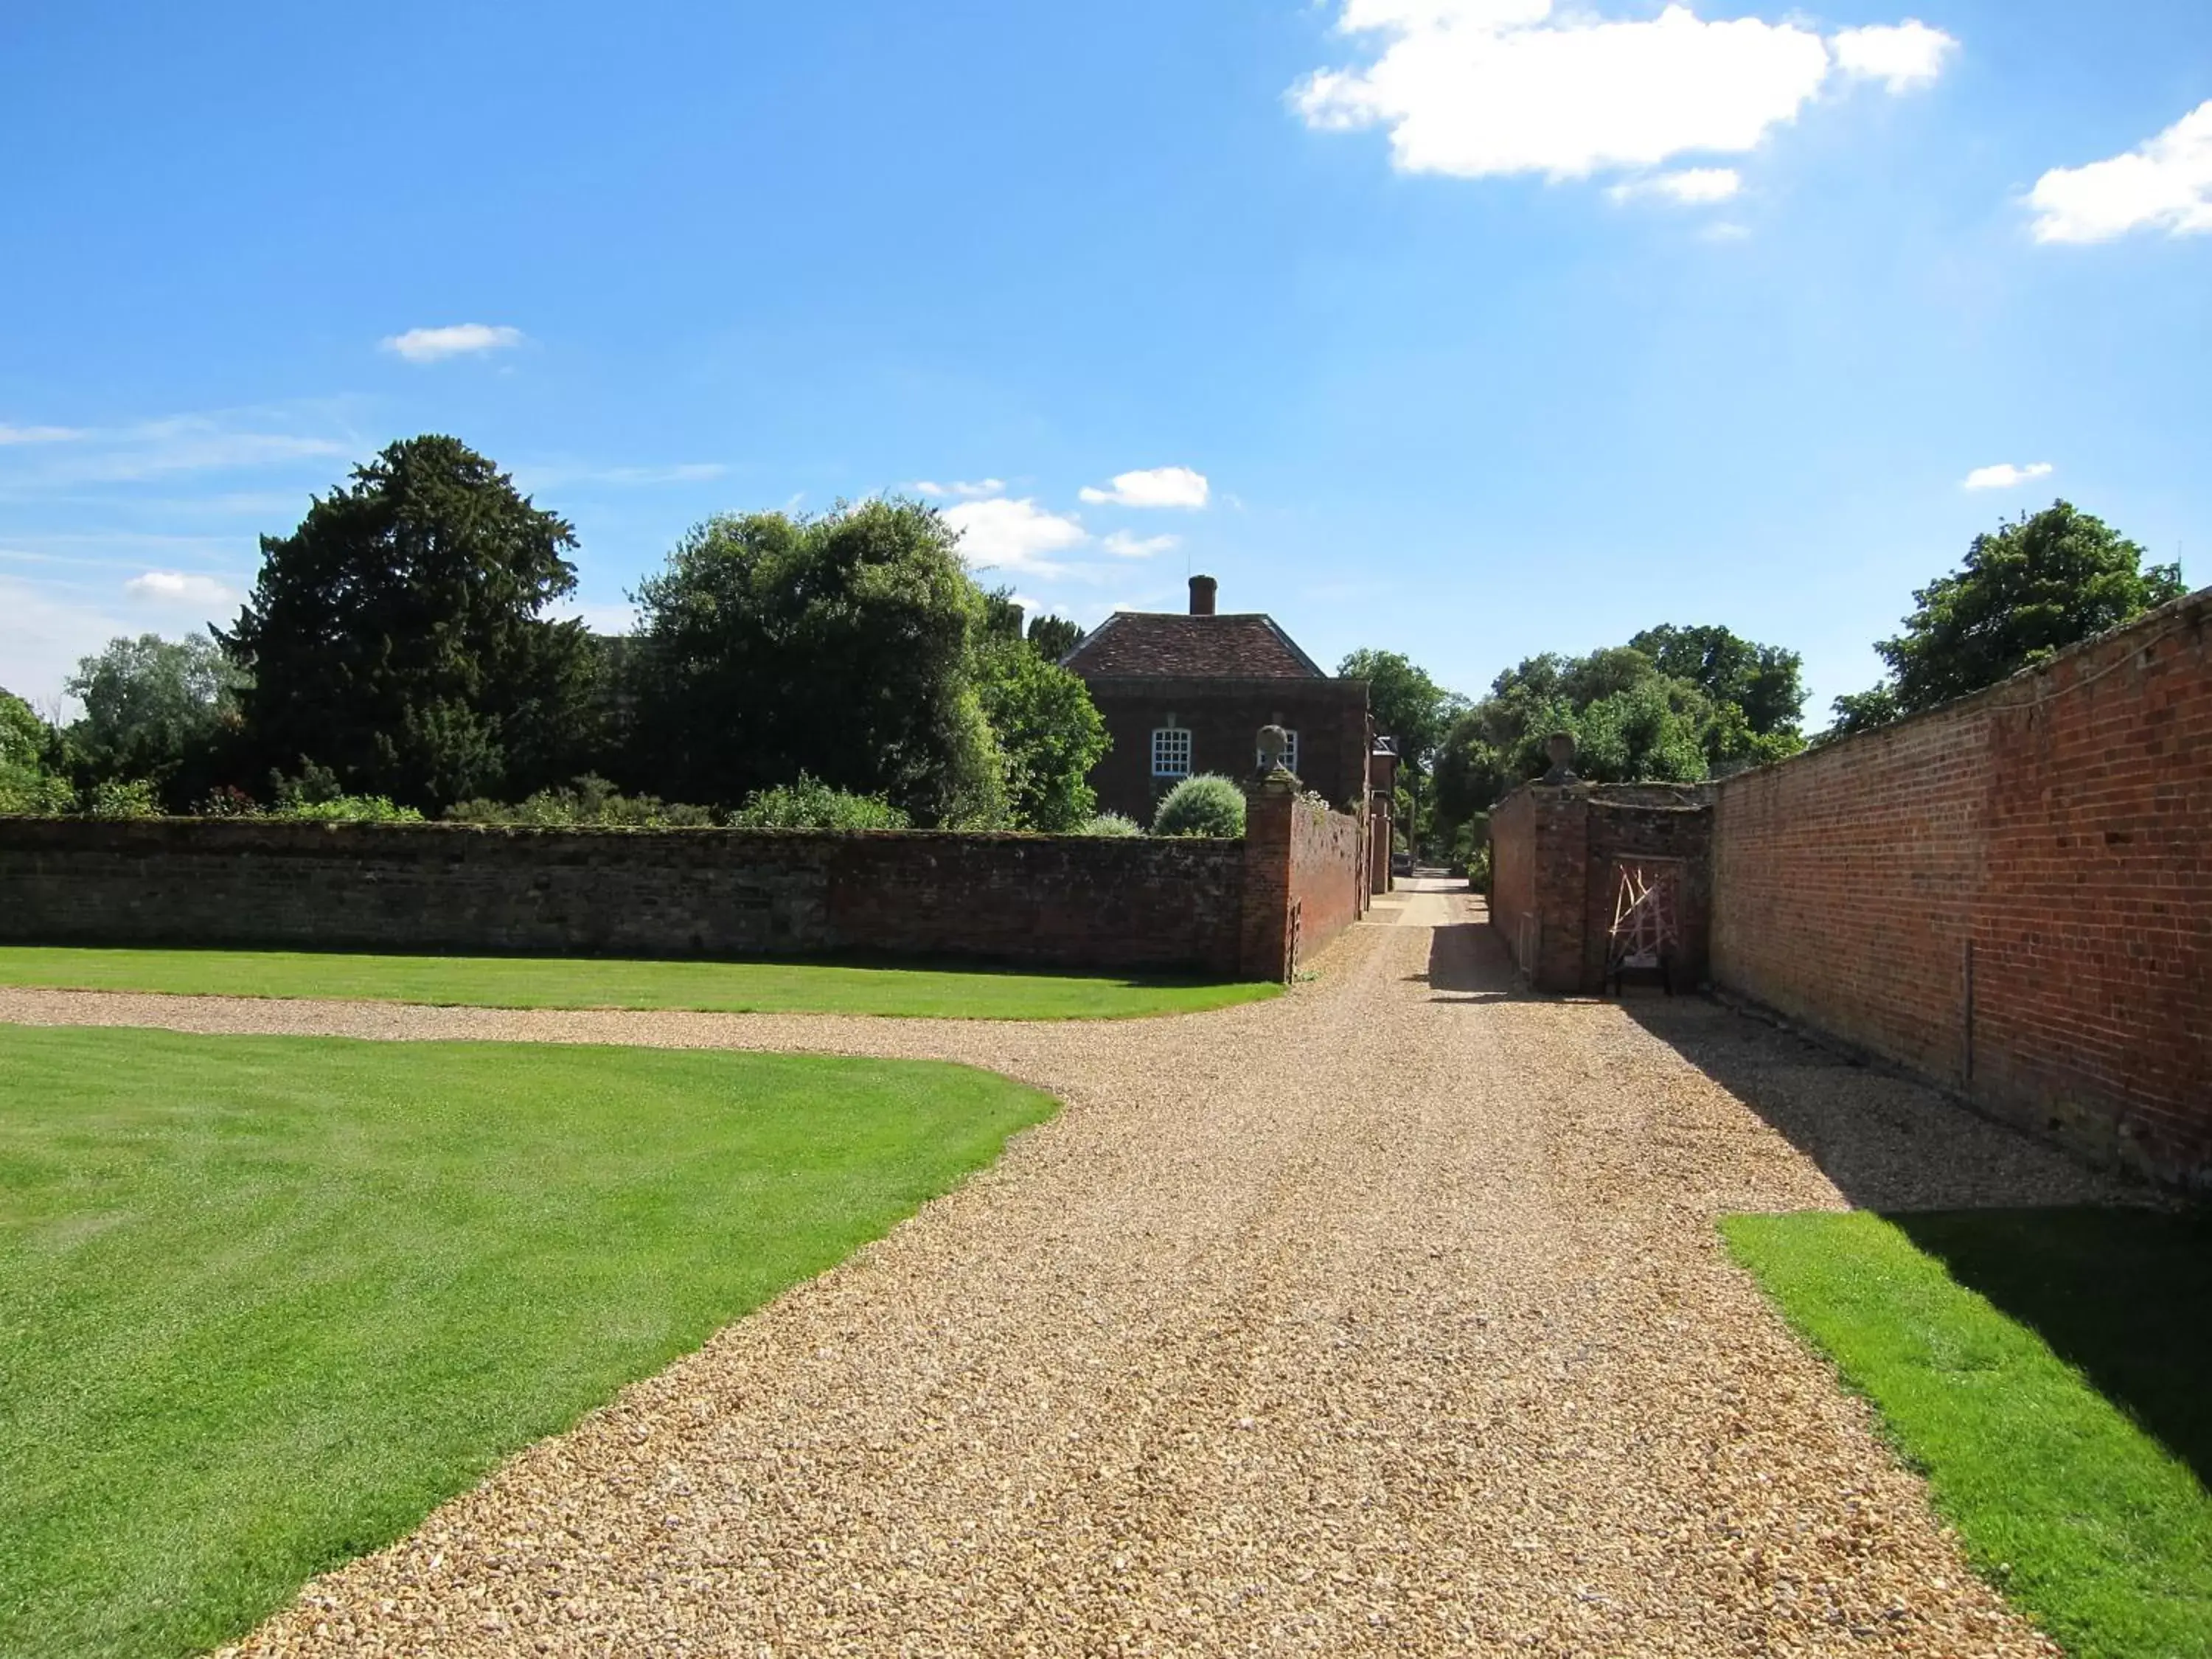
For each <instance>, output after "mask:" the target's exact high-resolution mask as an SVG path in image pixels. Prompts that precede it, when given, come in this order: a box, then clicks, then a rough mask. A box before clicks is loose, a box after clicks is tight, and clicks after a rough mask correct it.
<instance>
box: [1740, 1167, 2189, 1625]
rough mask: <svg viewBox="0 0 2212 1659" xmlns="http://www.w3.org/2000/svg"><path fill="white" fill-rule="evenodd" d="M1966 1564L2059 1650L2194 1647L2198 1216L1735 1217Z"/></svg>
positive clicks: (1787, 1311)
mask: <svg viewBox="0 0 2212 1659" xmlns="http://www.w3.org/2000/svg"><path fill="white" fill-rule="evenodd" d="M1723 1232H1724V1234H1725V1235H1726V1237H1727V1239H1728V1242H1729V1248H1730V1249H1731V1250H1733V1251H1734V1253H1735V1256H1736V1258H1737V1260H1738V1261H1741V1262H1742V1263H1743V1264H1744V1265H1745V1266H1746V1267H1748V1268H1750V1270H1751V1271H1752V1273H1753V1274H1755V1275H1756V1276H1757V1278H1758V1279H1759V1282H1760V1284H1762V1285H1764V1286H1765V1288H1766V1291H1767V1292H1768V1293H1769V1294H1770V1295H1771V1296H1772V1297H1773V1298H1774V1299H1775V1301H1776V1302H1777V1303H1778V1304H1780V1306H1781V1308H1782V1310H1783V1312H1784V1315H1785V1316H1787V1317H1788V1318H1789V1319H1790V1322H1792V1323H1793V1324H1795V1325H1796V1327H1797V1328H1799V1329H1800V1330H1801V1331H1802V1332H1803V1333H1804V1334H1805V1335H1807V1336H1808V1338H1810V1339H1811V1340H1812V1341H1813V1342H1814V1343H1815V1344H1816V1345H1817V1346H1819V1347H1820V1348H1821V1349H1822V1350H1823V1351H1824V1352H1826V1353H1827V1354H1828V1355H1829V1356H1830V1357H1831V1358H1832V1359H1833V1360H1834V1361H1835V1363H1836V1364H1837V1367H1838V1370H1840V1371H1841V1373H1842V1375H1843V1376H1844V1381H1845V1382H1846V1383H1849V1384H1850V1386H1851V1387H1853V1388H1855V1389H1859V1390H1860V1391H1862V1392H1863V1393H1864V1394H1865V1395H1867V1396H1868V1397H1869V1399H1870V1400H1872V1401H1873V1402H1874V1404H1875V1407H1877V1408H1878V1409H1879V1411H1880V1412H1881V1417H1882V1420H1883V1422H1884V1424H1885V1425H1887V1430H1888V1431H1889V1433H1890V1435H1891V1436H1892V1437H1893V1440H1894V1442H1895V1443H1896V1445H1897V1447H1898V1449H1899V1451H1900V1452H1901V1453H1902V1454H1903V1455H1904V1456H1905V1458H1906V1460H1907V1461H1908V1462H1911V1464H1913V1465H1914V1466H1915V1467H1917V1468H1919V1469H1920V1470H1922V1471H1923V1473H1924V1474H1926V1475H1927V1477H1928V1481H1929V1487H1930V1490H1931V1491H1932V1492H1933V1494H1934V1498H1935V1501H1936V1506H1937V1508H1938V1510H1940V1511H1941V1512H1942V1514H1943V1516H1945V1517H1946V1518H1947V1519H1948V1520H1949V1521H1950V1522H1951V1523H1952V1524H1953V1525H1954V1526H1955V1527H1956V1528H1958V1530H1959V1533H1960V1536H1961V1538H1962V1539H1963V1540H1964V1541H1965V1544H1966V1549H1967V1552H1968V1553H1969V1555H1970V1556H1971V1557H1972V1559H1973V1561H1974V1564H1975V1565H1976V1567H1977V1569H1978V1571H1981V1572H1982V1573H1983V1575H1984V1577H1987V1578H1988V1579H1989V1580H1990V1582H1991V1583H1994V1584H1996V1586H1997V1587H1998V1588H1999V1589H2002V1590H2003V1591H2004V1593H2005V1595H2007V1597H2008V1599H2009V1600H2010V1601H2012V1602H2013V1604H2014V1605H2015V1607H2019V1608H2021V1610H2022V1611H2024V1612H2026V1613H2028V1614H2029V1615H2030V1616H2032V1617H2033V1618H2034V1619H2035V1620H2036V1621H2037V1622H2038V1623H2039V1624H2040V1625H2042V1626H2043V1627H2044V1628H2045V1630H2047V1631H2048V1632H2050V1633H2051V1635H2052V1636H2053V1637H2055V1638H2057V1640H2058V1641H2059V1642H2060V1643H2061V1644H2063V1645H2064V1647H2065V1648H2066V1650H2068V1652H2069V1653H2071V1654H2074V1655H2075V1656H2079V1659H2122V1656H2126V1659H2191V1656H2206V1655H2212V1497H2208V1495H2207V1491H2206V1484H2205V1482H2206V1476H2207V1474H2208V1467H2207V1461H2206V1460H2207V1458H2208V1455H2212V1225H2207V1224H2206V1223H2205V1222H2204V1221H2203V1219H2201V1218H2186V1217H2179V1216H2171V1215H2162V1214H2158V1213H2154V1212H2145V1211H2133V1210H2040V1211H1982V1212H1949V1213H1945V1214H1937V1215H1900V1216H1896V1217H1891V1218H1883V1217H1881V1216H1876V1215H1871V1214H1867V1213H1863V1212H1862V1213H1856V1214H1848V1215H1836V1214H1803V1215H1784V1216H1735V1217H1731V1218H1729V1219H1728V1220H1727V1221H1725V1222H1723Z"/></svg>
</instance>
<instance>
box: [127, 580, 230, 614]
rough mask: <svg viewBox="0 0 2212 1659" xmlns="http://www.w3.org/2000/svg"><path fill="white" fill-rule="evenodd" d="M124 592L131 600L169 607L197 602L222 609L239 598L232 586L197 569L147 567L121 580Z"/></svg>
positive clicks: (189, 605)
mask: <svg viewBox="0 0 2212 1659" xmlns="http://www.w3.org/2000/svg"><path fill="white" fill-rule="evenodd" d="M123 591H124V592H126V593H128V594H130V595H131V598H132V599H140V600H143V601H145V602H147V603H149V604H153V605H167V606H169V607H171V608H172V609H175V608H181V607H191V606H196V605H197V606H204V607H206V608H207V609H209V610H224V609H228V607H229V606H231V605H235V604H237V603H238V600H239V597H240V596H239V593H238V591H237V590H236V589H235V588H234V587H231V586H228V584H227V583H224V582H221V581H218V580H216V578H214V577H213V576H210V575H207V574H204V573H203V572H200V571H197V570H149V571H148V572H146V574H143V576H133V577H132V578H131V580H129V581H127V582H125V583H124V584H123Z"/></svg>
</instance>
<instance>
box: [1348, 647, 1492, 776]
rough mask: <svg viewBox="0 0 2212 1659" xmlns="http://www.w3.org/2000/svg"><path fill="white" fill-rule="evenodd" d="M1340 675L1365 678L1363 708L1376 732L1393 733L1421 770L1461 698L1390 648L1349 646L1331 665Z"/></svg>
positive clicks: (1460, 707) (1462, 706)
mask: <svg viewBox="0 0 2212 1659" xmlns="http://www.w3.org/2000/svg"><path fill="white" fill-rule="evenodd" d="M1336 671H1337V673H1338V675H1339V676H1340V677H1341V678H1345V679H1350V680H1365V681H1366V682H1367V707H1368V709H1369V711H1370V713H1371V714H1373V716H1374V718H1375V730H1376V733H1377V734H1378V735H1381V736H1383V737H1390V738H1396V739H1397V740H1398V754H1399V757H1400V758H1401V760H1403V761H1405V762H1407V763H1409V764H1410V765H1412V766H1413V768H1414V769H1416V770H1419V771H1423V772H1425V771H1426V770H1427V769H1428V768H1429V764H1430V762H1431V758H1432V757H1434V755H1435V754H1436V750H1437V744H1440V743H1442V742H1443V736H1444V732H1446V731H1447V730H1448V729H1449V727H1450V726H1451V723H1452V721H1453V720H1455V718H1456V717H1457V716H1458V715H1459V714H1462V712H1464V710H1465V709H1466V708H1467V699H1466V698H1465V697H1462V696H1460V695H1459V693H1458V692H1456V691H1447V690H1445V689H1444V688H1443V686H1441V685H1438V684H1437V683H1436V681H1435V680H1434V679H1432V678H1430V676H1429V672H1428V671H1427V670H1426V669H1425V668H1422V667H1421V666H1420V665H1418V664H1416V663H1414V662H1413V661H1412V660H1411V659H1409V658H1407V657H1406V656H1405V655H1403V654H1402V653H1399V652H1396V651H1370V650H1361V651H1354V652H1352V653H1351V654H1350V655H1348V656H1346V658H1345V659H1344V660H1343V661H1342V662H1340V663H1339V664H1338V665H1336Z"/></svg>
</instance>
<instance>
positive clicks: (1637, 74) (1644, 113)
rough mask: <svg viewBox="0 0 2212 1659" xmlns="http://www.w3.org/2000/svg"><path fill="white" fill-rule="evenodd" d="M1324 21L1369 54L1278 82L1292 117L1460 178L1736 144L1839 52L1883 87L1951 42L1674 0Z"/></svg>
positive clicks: (1596, 167)
mask: <svg viewBox="0 0 2212 1659" xmlns="http://www.w3.org/2000/svg"><path fill="white" fill-rule="evenodd" d="M1338 26H1339V27H1340V29H1341V30H1342V31H1343V32H1344V33H1349V34H1373V35H1376V36H1378V37H1380V38H1381V39H1382V40H1383V42H1384V44H1383V50H1382V54H1381V56H1380V57H1379V58H1376V60H1375V61H1374V62H1373V63H1371V64H1366V65H1364V66H1363V67H1354V68H1349V69H1336V70H1318V71H1316V73H1314V74H1313V75H1311V76H1308V77H1307V78H1306V80H1305V81H1304V82H1301V83H1300V84H1299V85H1298V86H1297V87H1295V88H1292V89H1291V98H1292V101H1293V102H1294V104H1295V105H1296V106H1297V110H1298V112H1299V113H1300V114H1302V115H1303V116H1304V118H1305V120H1306V122H1307V125H1310V126H1312V127H1315V128H1316V129H1320V130H1322V131H1339V130H1344V129H1348V128H1357V127H1370V126H1383V127H1387V128H1388V129H1389V134H1390V149H1391V155H1392V160H1393V161H1394V163H1395V166H1396V167H1398V169H1399V170H1400V171H1401V172H1405V173H1448V174H1451V175H1453V176H1455V177H1459V178H1468V179H1474V178H1482V177H1486V176H1490V175H1493V174H1500V173H1542V174H1544V175H1546V176H1547V177H1548V178H1552V179H1580V178H1587V177H1588V176H1589V174H1591V173H1595V172H1598V171H1600V170H1606V169H1613V168H1631V167H1657V166H1660V165H1662V163H1664V162H1666V161H1669V160H1670V159H1672V158H1673V157H1674V156H1677V155H1685V154H1689V153H1694V152H1699V151H1706V152H1715V153H1719V154H1725V155H1740V154H1742V153H1744V152H1746V151H1748V150H1751V149H1755V148H1756V147H1757V146H1758V144H1759V141H1760V140H1761V139H1762V138H1764V137H1765V136H1766V134H1767V132H1768V131H1770V130H1771V129H1772V128H1774V127H1776V126H1778V125H1782V124H1783V123H1785V122H1788V121H1790V120H1792V119H1794V118H1796V114H1797V112H1798V111H1799V110H1800V109H1802V107H1803V106H1804V105H1805V104H1806V103H1807V102H1808V100H1810V99H1812V97H1813V96H1814V94H1816V93H1818V92H1819V91H1820V88H1821V87H1822V86H1823V84H1824V83H1826V82H1827V80H1828V79H1829V77H1830V76H1831V75H1832V74H1833V73H1835V72H1836V70H1837V69H1838V61H1839V60H1842V59H1844V57H1845V54H1846V52H1848V54H1849V61H1848V62H1844V64H1843V65H1842V66H1843V69H1844V72H1845V73H1848V74H1858V75H1869V76H1876V77H1877V78H1880V79H1881V80H1882V81H1884V82H1885V83H1886V84H1887V85H1888V86H1889V87H1890V88H1891V89H1892V90H1898V89H1899V88H1903V87H1905V86H1908V85H1917V84H1919V83H1920V82H1921V80H1922V79H1923V78H1924V76H1923V70H1924V71H1925V73H1926V74H1928V75H1932V74H1933V73H1934V72H1935V69H1936V66H1937V65H1940V64H1941V62H1942V58H1943V56H1944V54H1945V53H1946V52H1948V49H1949V47H1950V46H1951V44H1952V43H1951V40H1950V37H1949V36H1948V35H1945V34H1943V33H1942V32H1941V31H1939V30H1936V29H1930V28H1928V27H1926V26H1925V25H1923V24H1918V23H1905V24H1899V25H1896V26H1893V27H1879V28H1875V29H1855V30H1847V31H1845V32H1844V34H1843V35H1840V36H1838V40H1837V44H1836V48H1835V56H1834V57H1831V55H1830V46H1829V43H1828V42H1827V41H1826V40H1823V39H1822V38H1821V37H1820V35H1819V34H1818V33H1815V32H1814V30H1812V29H1810V28H1808V27H1803V26H1802V25H1800V24H1796V23H1768V22H1765V21H1761V20H1759V19H1758V18H1755V17H1739V18H1731V19H1727V20H1717V21H1705V20H1704V19H1702V18H1700V17H1699V16H1698V15H1696V14H1695V13H1694V12H1692V10H1691V9H1689V8H1688V7H1687V6H1686V5H1679V4H1678V5H1669V6H1668V7H1667V8H1666V9H1664V10H1662V12H1661V13H1660V14H1659V15H1657V16H1656V17H1653V18H1641V19H1628V20H1608V19H1603V18H1595V17H1591V16H1589V15H1586V14H1583V13H1581V12H1577V13H1575V14H1573V15H1570V16H1568V17H1566V18H1565V19H1561V18H1559V17H1557V16H1555V15H1554V13H1553V6H1552V4H1551V0H1345V5H1344V10H1343V13H1342V15H1341V16H1340V20H1339V25H1338ZM1846 40H1848V46H1847V45H1846V44H1845V42H1846Z"/></svg>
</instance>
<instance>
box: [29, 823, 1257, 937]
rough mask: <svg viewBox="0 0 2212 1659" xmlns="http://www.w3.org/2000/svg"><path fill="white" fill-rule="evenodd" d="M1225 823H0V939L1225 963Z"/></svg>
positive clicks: (1234, 894)
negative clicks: (1100, 828) (1175, 827)
mask: <svg viewBox="0 0 2212 1659" xmlns="http://www.w3.org/2000/svg"><path fill="white" fill-rule="evenodd" d="M1244 853H1245V848H1243V845H1242V844H1240V843H1238V842H1218V841H1201V840H1180V841H1151V840H1144V839H1130V840H1109V839H1103V838H1100V839H1089V838H1077V837H1064V836H969V835H949V834H937V833H932V832H922V831H908V832H901V833H897V834H814V833H807V832H789V831H773V830H750V831H741V830H727V829H700V830H661V831H647V832H630V831H622V830H594V829H574V830H569V829H561V830H547V829H483V828H476V827H470V826H460V825H451V824H390V825H382V824H379V825H368V824H343V825H335V824H313V823H270V822H266V821H258V822H257V821H245V822H240V821H222V820H192V819H164V820H155V821H151V822H144V823H88V822H85V821H82V820H57V819H26V818H17V819H0V940H5V941H8V942H11V943H25V944H28V943H45V944H58V945H59V944H106V945H269V946H287V945H289V946H298V947H301V948H313V949H368V950H386V951H487V952H498V951H535V952H548V953H591V954H609V955H635V956H733V957H734V956H757V955H786V954H789V955H806V954H823V953H842V952H853V951H861V952H866V951H881V952H886V953H893V954H898V955H906V956H917V957H929V956H949V957H978V958H987V959H998V960H1006V961H1010V962H1026V963H1041V964H1057V965H1070V966H1090V967H1103V968H1188V969H1197V970H1202V971H1206V972H1213V973H1222V974H1233V973H1235V972H1237V970H1238V967H1239V963H1240V957H1241V951H1242V943H1243V861H1244Z"/></svg>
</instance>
